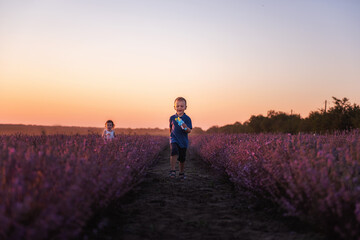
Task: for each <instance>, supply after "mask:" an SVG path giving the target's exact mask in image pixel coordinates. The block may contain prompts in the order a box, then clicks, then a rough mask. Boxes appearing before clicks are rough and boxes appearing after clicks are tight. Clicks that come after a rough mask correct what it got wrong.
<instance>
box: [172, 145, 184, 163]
mask: <svg viewBox="0 0 360 240" xmlns="http://www.w3.org/2000/svg"><path fill="white" fill-rule="evenodd" d="M170 148H171V154H170V155H171V156H176V155H177V156H179V157H178V161H179V162H181V163H183V162H185V157H186V148H181V147H179V144H177V143H171V147H170Z"/></svg>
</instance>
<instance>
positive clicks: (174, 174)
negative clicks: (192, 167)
mask: <svg viewBox="0 0 360 240" xmlns="http://www.w3.org/2000/svg"><path fill="white" fill-rule="evenodd" d="M169 177H170V178H175V177H176V171H175V170H170V172H169Z"/></svg>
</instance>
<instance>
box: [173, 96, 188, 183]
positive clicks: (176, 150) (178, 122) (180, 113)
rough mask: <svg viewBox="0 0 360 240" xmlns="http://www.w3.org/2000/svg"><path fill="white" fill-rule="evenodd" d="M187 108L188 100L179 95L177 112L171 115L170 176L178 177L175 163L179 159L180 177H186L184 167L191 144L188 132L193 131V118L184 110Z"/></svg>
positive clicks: (175, 106)
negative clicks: (187, 150)
mask: <svg viewBox="0 0 360 240" xmlns="http://www.w3.org/2000/svg"><path fill="white" fill-rule="evenodd" d="M186 108H187V105H186V100H185V98H183V97H178V98H176V99H175V101H174V109H175V111H176V114H174V115H172V116H171V117H170V144H171V154H170V166H171V170H170V173H169V175H170V177H171V178H175V177H176V171H175V165H176V161H177V160H178V161H179V170H180V172H179V177H180V179H185V173H184V167H185V157H186V149H187V147H188V145H189V139H188V134H189V133H190V132H191V129H192V124H191V119H190V117H189V116H188V115H186V113H185V112H184V111H185V110H186Z"/></svg>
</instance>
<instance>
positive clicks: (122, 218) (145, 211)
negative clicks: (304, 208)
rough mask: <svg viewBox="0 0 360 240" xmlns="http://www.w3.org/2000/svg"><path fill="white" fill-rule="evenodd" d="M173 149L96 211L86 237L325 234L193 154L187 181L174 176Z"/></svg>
mask: <svg viewBox="0 0 360 240" xmlns="http://www.w3.org/2000/svg"><path fill="white" fill-rule="evenodd" d="M168 171H169V149H166V150H165V151H163V152H162V153H161V154H160V155H159V157H158V161H157V163H156V164H155V165H154V166H153V167H152V168H151V169H150V170H149V172H148V174H147V176H146V177H145V179H144V181H143V182H142V183H141V184H139V185H138V186H136V187H135V188H134V189H133V190H132V191H130V192H129V193H128V194H127V195H125V196H124V197H123V198H122V199H121V200H120V201H119V202H117V203H115V204H114V205H113V206H111V207H109V209H107V211H106V212H105V213H103V214H102V216H98V217H97V220H96V223H95V222H93V223H92V224H93V225H97V226H98V227H97V229H96V230H94V229H92V231H91V234H90V235H89V232H90V231H88V232H87V233H86V235H87V237H84V239H89V240H91V239H125V240H138V239H139V240H140V239H142V240H143V239H157V240H161V239H174V240H176V239H187V240H188V239H243V240H247V239H274V240H275V239H276V240H279V239H280V240H281V239H284V240H285V239H286V240H290V239H304V240H305V239H306V240H311V239H314V240H315V239H316V240H317V239H324V238H323V237H321V235H319V234H316V233H315V232H313V231H312V230H311V229H309V227H308V226H306V224H303V223H300V222H299V221H297V220H295V219H293V218H285V217H282V216H281V214H278V213H276V211H275V210H274V207H267V206H266V205H264V204H263V203H261V202H256V201H255V202H254V200H250V199H249V197H247V195H246V194H245V193H242V192H239V191H235V190H234V189H233V185H232V184H231V183H230V182H229V181H228V180H227V178H226V177H225V176H223V175H221V174H219V173H217V172H216V171H214V170H213V169H211V168H209V166H207V165H206V164H205V163H204V162H202V161H201V160H199V159H197V158H196V157H194V156H192V155H189V154H188V157H187V162H186V170H185V171H186V174H187V175H186V176H187V178H186V179H185V181H180V180H179V179H178V178H177V179H170V178H169V177H168Z"/></svg>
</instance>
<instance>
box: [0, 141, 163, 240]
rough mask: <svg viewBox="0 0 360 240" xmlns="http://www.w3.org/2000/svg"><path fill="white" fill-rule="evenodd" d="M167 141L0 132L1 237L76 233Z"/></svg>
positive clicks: (141, 171)
mask: <svg viewBox="0 0 360 240" xmlns="http://www.w3.org/2000/svg"><path fill="white" fill-rule="evenodd" d="M166 144H167V138H165V137H156V136H127V135H119V136H117V138H116V139H114V140H113V141H110V142H104V140H103V139H102V138H101V137H100V136H98V135H88V136H80V135H76V136H65V135H52V136H25V135H11V136H0V239H72V238H76V237H77V236H79V234H80V232H81V229H82V227H83V226H84V225H85V223H86V221H87V220H88V219H89V218H90V217H91V216H92V214H93V213H94V212H95V211H96V210H98V209H100V208H102V207H105V206H106V205H108V204H109V203H110V202H111V201H113V200H114V199H116V198H119V197H121V196H122V195H124V194H125V193H126V192H127V191H128V190H130V189H131V188H132V187H133V186H134V185H135V184H136V183H138V182H139V180H140V179H141V178H142V177H143V175H144V173H145V171H146V169H147V168H148V167H149V166H150V165H151V164H152V163H153V161H154V159H155V158H156V155H157V154H158V153H159V152H160V151H161V150H162V148H163V147H165V146H166Z"/></svg>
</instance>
